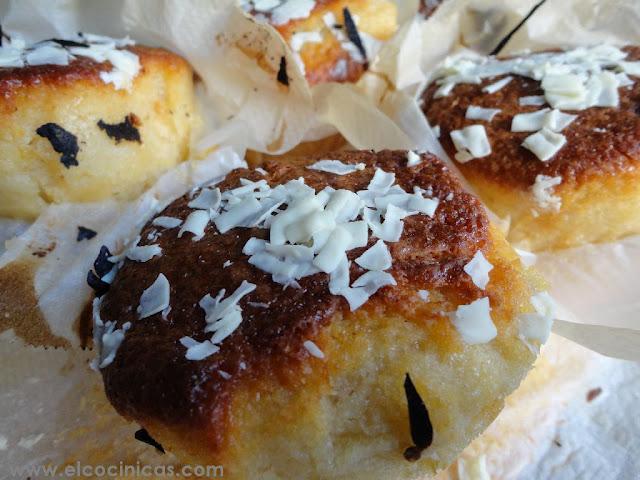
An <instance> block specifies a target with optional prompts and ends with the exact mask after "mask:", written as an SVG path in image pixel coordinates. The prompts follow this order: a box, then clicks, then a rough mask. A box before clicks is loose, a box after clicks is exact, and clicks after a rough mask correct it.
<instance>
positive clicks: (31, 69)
mask: <svg viewBox="0 0 640 480" xmlns="http://www.w3.org/2000/svg"><path fill="white" fill-rule="evenodd" d="M123 49H125V50H128V51H130V52H132V53H134V54H136V55H137V56H138V59H139V61H140V67H141V68H140V72H138V75H144V73H145V66H147V67H148V66H149V65H150V64H152V63H153V62H159V63H161V64H163V65H164V66H165V67H166V68H175V69H182V68H190V66H189V64H188V63H187V61H186V60H184V59H183V58H182V57H180V56H179V55H177V54H175V53H173V52H170V51H168V50H165V49H164V48H155V47H145V46H141V45H135V46H128V47H124V48H123ZM112 69H113V65H111V63H110V62H109V61H105V62H98V61H96V60H93V59H92V58H89V57H85V56H81V55H77V56H76V57H75V59H73V60H71V61H70V62H69V64H68V65H27V66H24V67H0V98H2V99H3V103H4V102H7V101H8V100H10V99H11V98H12V97H13V96H14V95H16V94H18V93H19V92H21V91H23V90H24V89H27V88H32V87H37V86H47V87H52V88H60V87H67V86H70V85H73V84H75V83H76V82H79V81H83V82H91V83H93V84H95V85H106V84H105V82H104V81H103V80H102V79H101V78H100V73H102V72H109V71H111V70H112ZM111 87H113V85H111ZM125 91H126V90H125Z"/></svg>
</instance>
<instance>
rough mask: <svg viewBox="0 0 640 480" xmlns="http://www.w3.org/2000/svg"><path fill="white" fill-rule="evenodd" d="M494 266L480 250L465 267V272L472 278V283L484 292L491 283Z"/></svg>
mask: <svg viewBox="0 0 640 480" xmlns="http://www.w3.org/2000/svg"><path fill="white" fill-rule="evenodd" d="M492 269H493V265H491V263H489V261H488V260H487V259H486V258H485V256H484V255H483V253H482V252H481V251H480V250H478V251H477V252H476V253H475V255H474V256H473V258H472V259H471V260H470V261H469V263H467V264H466V265H465V266H464V271H465V272H466V273H467V275H469V276H470V277H471V281H472V282H473V283H474V284H475V285H476V286H477V287H478V288H480V289H482V290H484V289H485V287H486V286H487V283H489V272H490V271H491V270H492Z"/></svg>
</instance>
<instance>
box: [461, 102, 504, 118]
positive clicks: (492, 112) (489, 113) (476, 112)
mask: <svg viewBox="0 0 640 480" xmlns="http://www.w3.org/2000/svg"><path fill="white" fill-rule="evenodd" d="M500 112H501V110H500V109H499V108H484V107H478V106H476V105H469V106H468V107H467V112H466V113H465V118H466V119H468V120H486V121H487V122H490V121H492V120H493V117H495V116H496V115H497V114H499V113H500Z"/></svg>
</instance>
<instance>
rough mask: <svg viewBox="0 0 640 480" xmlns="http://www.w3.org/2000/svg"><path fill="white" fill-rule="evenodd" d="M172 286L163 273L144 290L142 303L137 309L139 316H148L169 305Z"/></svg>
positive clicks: (141, 297)
mask: <svg viewBox="0 0 640 480" xmlns="http://www.w3.org/2000/svg"><path fill="white" fill-rule="evenodd" d="M170 293H171V287H170V286H169V280H167V277H165V276H164V275H163V274H162V273H161V274H159V275H158V277H157V278H156V279H155V281H154V282H153V283H152V284H151V285H150V286H149V287H148V288H147V289H146V290H144V291H143V292H142V295H141V296H140V305H139V306H138V309H137V310H136V311H137V313H138V317H139V318H147V317H150V316H151V315H154V314H156V313H158V312H161V311H163V310H164V309H165V308H167V307H169V297H170Z"/></svg>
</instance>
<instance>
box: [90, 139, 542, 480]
mask: <svg viewBox="0 0 640 480" xmlns="http://www.w3.org/2000/svg"><path fill="white" fill-rule="evenodd" d="M331 158H335V159H339V160H342V161H343V162H346V163H356V162H363V163H365V164H366V165H367V167H366V168H365V170H363V171H361V172H355V173H351V174H348V175H345V176H338V175H334V174H330V173H322V172H317V171H311V170H309V169H306V168H305V167H304V165H305V164H309V163H312V162H313V161H314V160H315V159H306V160H305V161H304V162H295V164H294V163H292V164H288V165H284V164H281V163H275V162H274V163H267V164H266V165H264V168H265V169H266V171H267V174H266V176H264V177H263V176H262V175H261V174H260V173H258V172H255V171H250V170H239V171H235V172H232V173H231V174H230V175H229V176H228V177H227V178H226V179H225V181H224V182H223V183H222V184H221V186H220V188H221V190H224V189H227V188H231V187H235V186H237V185H238V184H239V179H240V178H248V179H253V180H259V179H262V178H265V179H266V180H267V181H268V182H269V183H270V184H271V185H272V186H274V185H275V184H277V183H281V182H284V181H286V180H290V179H296V178H298V177H300V176H304V178H305V181H306V183H307V184H308V185H310V186H312V187H314V188H316V189H319V188H321V187H324V186H326V185H331V186H333V187H335V188H348V189H352V190H359V189H363V188H365V187H366V186H367V184H368V183H369V181H370V179H371V177H372V175H373V172H374V167H380V168H382V169H384V170H385V171H389V172H394V173H395V174H396V182H397V184H399V185H400V186H402V187H403V188H405V189H406V190H410V189H411V188H412V187H413V186H414V185H420V186H422V187H424V188H427V187H429V186H431V187H432V189H433V196H434V197H437V198H439V199H440V206H439V207H438V209H437V210H436V214H435V216H434V217H433V218H429V217H427V216H424V215H418V216H412V217H407V218H406V219H405V227H404V231H403V235H402V237H401V239H400V241H399V242H397V243H390V244H389V248H390V251H391V254H392V257H393V265H392V268H391V270H389V271H390V273H392V275H393V276H394V278H395V279H396V280H397V282H398V285H397V286H396V287H386V288H383V289H381V290H379V291H378V292H377V293H376V294H375V295H374V296H373V297H371V298H370V299H369V301H368V302H367V303H366V304H365V305H364V306H363V307H361V308H360V309H358V310H357V311H355V312H350V311H349V308H348V306H347V303H346V301H345V300H344V299H343V298H342V297H340V296H332V295H331V294H330V293H329V291H328V288H327V275H325V274H316V275H313V276H310V277H305V278H303V279H301V280H300V286H301V288H300V289H295V288H287V289H286V290H283V288H282V285H279V284H275V283H273V282H272V280H271V278H270V276H269V275H267V274H265V273H264V272H262V271H260V270H258V269H256V268H254V267H251V266H250V265H249V264H248V263H247V256H246V255H244V254H242V253H241V251H242V248H243V246H244V244H245V242H246V241H247V239H248V238H249V237H251V236H256V237H261V238H262V237H264V235H265V231H264V230H257V229H234V230H231V231H229V232H227V233H225V234H217V233H216V230H215V227H213V226H211V225H210V226H209V227H207V230H206V231H205V235H204V237H203V238H202V239H201V240H199V241H196V242H194V241H192V239H191V237H190V236H187V235H185V236H183V237H182V238H177V231H176V230H168V231H165V232H163V233H162V234H161V235H160V237H159V238H158V239H157V240H155V243H157V244H159V245H160V247H161V248H162V255H161V256H159V257H154V258H152V259H151V260H149V261H147V262H143V263H139V262H130V261H126V262H125V264H124V266H123V267H122V268H121V269H120V270H119V272H118V273H117V276H116V279H115V281H114V283H113V285H112V286H111V288H110V290H109V291H108V293H107V294H106V295H105V297H104V298H103V301H102V306H101V309H100V311H101V317H102V319H103V320H104V321H108V320H113V321H116V322H117V324H118V326H121V325H123V324H124V323H125V322H127V321H130V322H131V323H132V325H133V326H132V327H131V329H130V330H128V331H127V333H126V337H125V340H124V342H123V343H122V344H121V345H120V348H119V349H118V352H117V355H116V357H115V360H114V361H113V363H112V364H111V365H109V366H107V367H106V368H104V369H102V374H103V378H104V384H105V390H106V393H107V396H108V398H109V400H110V401H111V403H112V404H113V405H114V406H115V408H116V409H117V410H118V412H119V413H120V414H122V415H123V416H125V417H126V418H128V419H130V420H134V421H137V422H138V423H140V424H141V425H143V426H144V427H145V428H147V430H149V432H150V433H151V435H152V436H153V437H154V438H156V439H157V440H159V441H160V442H161V443H162V444H163V445H164V446H165V448H167V449H169V450H170V451H173V452H174V453H176V454H177V455H178V457H179V458H181V459H183V460H185V461H198V462H203V461H206V462H207V463H210V462H214V463H216V464H219V463H222V464H224V465H225V476H227V474H229V475H233V478H255V476H256V475H267V474H271V475H272V476H273V477H274V478H276V477H278V478H281V477H287V476H292V475H293V476H305V477H313V478H365V477H363V475H365V476H366V475H370V474H372V472H374V471H375V472H377V473H378V474H381V473H382V474H383V475H393V476H396V477H397V478H419V477H422V476H423V475H425V474H433V473H435V472H436V471H437V470H439V469H441V468H444V467H445V466H446V465H447V464H448V463H449V462H451V461H452V460H453V459H454V458H455V456H456V455H457V454H458V453H459V451H460V450H461V449H462V448H463V447H464V446H465V445H466V444H467V443H468V442H469V441H470V440H471V438H473V437H474V436H475V435H477V434H478V433H479V432H480V431H481V430H482V429H483V428H485V427H486V425H488V423H489V422H490V421H491V420H492V419H493V418H494V417H495V415H497V413H498V411H499V410H500V408H501V405H502V401H503V398H504V396H506V395H507V394H508V393H509V392H510V391H512V390H513V389H514V388H515V387H516V386H517V385H518V383H519V382H520V380H521V378H522V377H523V376H524V373H525V372H526V370H527V369H528V368H529V366H530V364H531V362H532V361H533V359H534V357H535V355H534V354H533V353H532V352H531V351H530V350H529V349H528V348H527V347H526V346H525V344H524V343H523V342H522V341H521V340H520V338H518V327H517V322H516V321H515V318H516V317H517V315H518V314H519V313H521V312H524V311H531V305H530V304H529V297H530V295H531V294H532V293H533V291H534V290H535V286H534V285H533V284H534V283H535V281H534V280H532V278H531V277H529V276H528V275H527V274H525V272H523V270H522V267H521V265H520V262H519V260H518V258H517V256H515V254H514V253H513V252H512V251H511V250H510V248H509V247H508V246H507V245H506V243H505V242H504V239H503V238H502V237H501V236H500V235H499V234H498V233H497V232H496V231H495V229H493V228H492V227H491V226H490V224H489V222H488V219H487V217H486V214H485V212H484V210H483V209H482V207H481V206H480V204H479V202H478V201H477V200H476V199H475V198H474V197H472V196H471V195H469V194H467V193H466V192H464V191H463V190H462V188H461V186H460V185H459V183H458V181H457V180H455V178H454V177H453V176H452V175H451V174H450V173H449V172H448V171H447V168H446V167H445V166H444V165H443V164H442V163H441V162H440V161H438V160H437V159H435V158H434V157H431V156H428V155H424V156H423V161H422V163H420V164H419V165H418V166H416V167H412V168H407V167H406V152H397V151H383V152H379V153H373V152H366V151H361V152H341V153H336V154H334V155H331ZM187 202H188V198H186V197H185V198H181V199H178V200H176V201H175V202H174V203H172V204H171V205H169V206H168V207H167V208H166V209H165V210H164V211H163V212H162V213H160V215H163V216H174V217H179V218H181V219H184V218H185V217H186V216H187V214H188V213H189V211H190V209H189V208H188V207H187V206H186V203H187ZM154 229H155V227H152V226H150V225H147V226H146V227H144V228H143V230H142V232H141V236H142V238H143V239H144V238H146V235H147V234H149V233H151V232H152V230H154ZM145 243H146V242H145V241H142V242H141V244H145ZM372 243H373V240H371V239H370V243H369V246H370V245H371V244H372ZM362 250H363V248H360V249H356V250H353V251H350V252H349V258H351V259H352V258H354V257H356V256H358V255H359V254H360V253H361V252H362ZM478 250H481V251H483V252H484V253H485V255H486V257H487V258H488V259H489V261H490V262H491V263H492V264H493V266H494V269H493V270H492V271H491V282H490V283H489V286H488V287H487V288H486V290H484V291H483V290H481V289H479V288H478V287H477V286H476V285H474V283H473V282H472V281H471V278H470V277H469V275H467V274H466V273H465V272H464V271H463V267H464V265H465V264H466V263H468V262H469V260H470V259H471V258H472V256H473V255H474V254H475V253H476V252H477V251H478ZM228 260H230V261H231V262H232V264H231V265H230V266H227V268H224V267H223V265H224V264H225V262H227V261H228ZM358 271H361V270H360V267H358V266H357V265H355V264H354V266H352V276H354V275H353V274H356V273H357V272H358ZM160 272H162V273H163V274H164V275H165V276H166V277H167V279H168V280H169V283H170V286H171V310H170V311H169V312H168V314H167V316H166V317H167V318H166V320H164V319H162V318H161V315H160V314H156V315H154V316H151V317H149V318H145V319H143V320H139V319H138V318H137V314H136V306H137V305H138V303H139V299H140V295H141V293H142V291H143V290H144V289H145V288H146V287H147V286H148V284H149V283H151V282H152V281H153V280H154V279H155V278H156V277H157V275H158V274H159V273H160ZM243 280H248V281H250V282H253V283H255V284H256V285H257V289H256V290H255V291H254V292H252V293H251V294H250V295H249V296H248V297H246V298H244V299H243V300H242V301H241V302H240V303H241V308H242V314H243V321H242V323H241V324H240V326H239V327H238V328H237V329H236V330H235V332H234V333H233V334H232V335H231V336H230V337H228V338H227V339H226V340H224V342H223V343H222V345H221V350H220V351H219V352H217V353H216V354H214V355H211V356H209V357H207V358H205V359H204V360H200V361H190V360H187V359H186V358H185V348H184V347H183V346H182V345H181V344H180V343H179V341H178V340H179V339H180V338H181V337H183V336H185V335H187V336H191V337H193V338H194V339H196V340H198V341H201V340H204V339H205V338H206V337H205V334H204V333H203V332H204V326H205V319H204V312H203V310H202V309H201V308H200V307H199V306H198V301H199V300H200V299H201V298H202V296H203V295H204V294H206V293H212V294H214V295H215V293H216V292H217V291H218V290H220V289H221V288H226V289H227V292H230V291H233V290H234V289H235V288H236V287H237V286H238V285H239V284H240V283H241V282H242V281H243ZM420 289H428V290H429V292H430V296H429V301H428V302H425V301H422V300H420V299H419V298H418V295H417V292H418V290H420ZM483 296H488V297H489V298H490V302H491V316H492V319H493V321H494V323H495V325H496V327H497V329H498V336H497V338H495V339H494V340H493V341H492V342H489V343H486V344H482V345H467V344H465V343H464V342H463V341H462V340H461V338H460V336H459V334H458V332H457V331H456V330H455V328H454V327H453V326H452V324H451V321H450V319H449V317H448V315H447V313H446V312H450V311H452V310H455V308H456V307H457V306H458V305H461V304H468V303H470V302H471V301H473V300H475V299H478V298H480V297H483ZM249 302H255V303H249ZM261 303H266V304H268V306H267V307H266V308H264V306H262V308H261V307H260V306H258V304H261ZM305 340H313V341H314V342H315V343H316V344H317V345H318V346H319V348H320V349H321V350H322V351H323V352H324V355H325V358H324V359H323V360H321V359H318V358H314V357H313V356H312V355H310V353H309V351H308V350H306V349H305V348H304V346H303V343H304V341H305ZM220 371H223V372H226V373H227V374H229V375H230V376H229V377H227V378H225V377H226V376H222V375H221V374H220V373H219V372H220ZM407 371H411V375H412V377H413V376H415V382H416V385H417V388H418V389H419V390H420V391H421V392H422V394H423V398H424V399H425V402H426V403H427V405H429V411H430V414H431V416H432V419H433V420H432V421H433V422H434V430H435V431H436V432H437V433H436V440H435V442H434V445H433V446H432V447H430V448H431V450H428V451H427V452H428V453H425V455H423V457H424V458H423V460H421V461H420V462H416V463H411V462H407V461H406V460H405V459H404V458H403V456H402V452H403V450H404V449H405V448H406V447H407V446H408V444H409V443H410V437H409V433H408V424H407V416H406V400H405V399H404V393H403V391H402V380H403V379H404V373H405V372H407ZM470 392H475V393H473V394H472V395H473V399H471V398H470V397H468V394H469V393H470ZM357 418H361V419H360V420H354V419H357ZM354 422H355V423H354ZM327 449H328V450H327ZM429 452H430V453H429ZM362 455H365V456H366V458H367V459H368V461H367V462H366V463H367V464H366V465H363V463H362V458H363V457H362Z"/></svg>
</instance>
